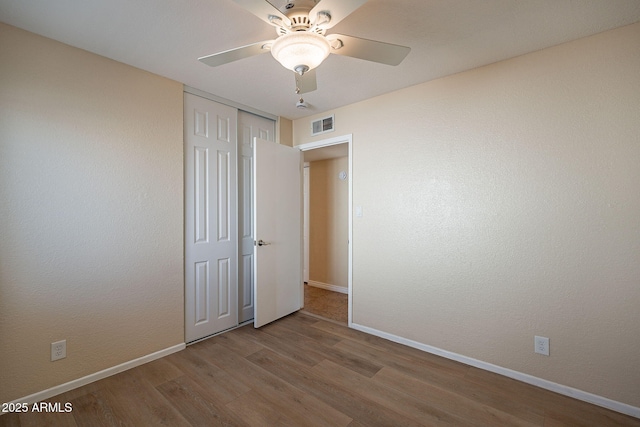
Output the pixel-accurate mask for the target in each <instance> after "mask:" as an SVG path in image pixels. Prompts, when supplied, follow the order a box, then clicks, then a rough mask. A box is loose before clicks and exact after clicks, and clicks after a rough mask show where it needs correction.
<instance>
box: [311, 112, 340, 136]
mask: <svg viewBox="0 0 640 427" xmlns="http://www.w3.org/2000/svg"><path fill="white" fill-rule="evenodd" d="M334 130H335V127H334V115H333V114H332V115H330V116H328V117H323V118H321V119H318V120H315V121H313V122H311V136H315V135H320V134H321V133H326V132H333V131H334Z"/></svg>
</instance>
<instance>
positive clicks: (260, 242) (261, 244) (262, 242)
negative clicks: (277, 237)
mask: <svg viewBox="0 0 640 427" xmlns="http://www.w3.org/2000/svg"><path fill="white" fill-rule="evenodd" d="M270 244H271V243H268V242H265V241H264V240H262V239H260V240H258V246H267V245H270Z"/></svg>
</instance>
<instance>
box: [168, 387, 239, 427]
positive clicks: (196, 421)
mask: <svg viewBox="0 0 640 427" xmlns="http://www.w3.org/2000/svg"><path fill="white" fill-rule="evenodd" d="M157 388H158V391H160V393H162V395H163V396H165V398H166V399H167V400H169V401H170V402H171V404H172V405H173V406H174V407H175V408H176V409H177V410H178V412H180V414H181V415H182V416H183V417H184V418H185V419H186V420H187V421H188V422H189V423H190V424H191V425H192V426H245V425H248V424H247V423H245V422H244V421H243V420H242V419H241V418H240V417H238V416H237V415H236V414H235V413H233V412H232V411H230V410H229V409H228V408H227V407H226V406H225V404H224V403H222V402H220V401H217V400H212V399H209V398H208V397H207V396H208V393H207V391H206V390H205V389H203V388H202V387H201V386H200V385H198V384H197V383H196V382H194V381H193V380H192V379H191V378H189V377H186V376H183V377H179V378H176V379H174V380H172V381H168V382H165V383H163V384H161V385H160V386H158V387H157Z"/></svg>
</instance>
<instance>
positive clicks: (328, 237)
mask: <svg viewBox="0 0 640 427" xmlns="http://www.w3.org/2000/svg"><path fill="white" fill-rule="evenodd" d="M348 170H349V158H348V157H341V158H337V159H328V160H320V161H316V162H311V164H310V166H309V189H310V191H309V242H310V248H309V280H312V281H316V282H320V283H325V284H328V285H334V286H341V287H343V288H347V287H348V286H349V277H348V273H349V264H348V259H349V253H348V250H349V216H348V215H349V207H348V203H349V181H348V180H346V179H345V180H340V179H338V174H339V173H340V171H348Z"/></svg>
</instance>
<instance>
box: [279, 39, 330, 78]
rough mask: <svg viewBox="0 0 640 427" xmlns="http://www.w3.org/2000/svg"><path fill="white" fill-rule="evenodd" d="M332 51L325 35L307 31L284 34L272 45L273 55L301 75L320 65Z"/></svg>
mask: <svg viewBox="0 0 640 427" xmlns="http://www.w3.org/2000/svg"><path fill="white" fill-rule="evenodd" d="M330 51H331V45H330V44H329V41H328V40H327V39H326V38H325V37H324V36H322V35H320V34H316V33H311V32H306V31H297V32H295V33H290V34H285V35H282V36H280V37H278V38H277V39H276V40H275V41H274V42H273V45H272V46H271V54H272V55H273V57H274V58H275V59H276V60H277V61H278V62H279V63H281V64H282V66H283V67H285V68H288V69H289V70H292V71H295V72H297V73H299V74H300V75H302V74H303V73H305V72H307V71H309V70H313V69H314V68H316V67H317V66H318V65H320V64H321V63H322V61H324V60H325V58H326V57H327V56H329V52H330Z"/></svg>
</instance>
